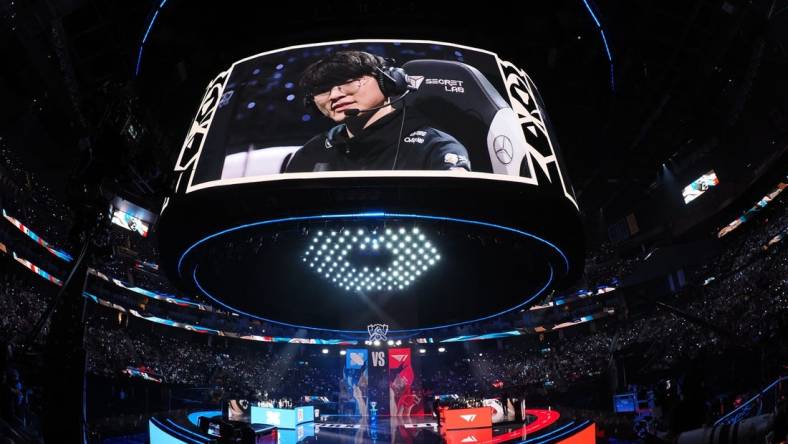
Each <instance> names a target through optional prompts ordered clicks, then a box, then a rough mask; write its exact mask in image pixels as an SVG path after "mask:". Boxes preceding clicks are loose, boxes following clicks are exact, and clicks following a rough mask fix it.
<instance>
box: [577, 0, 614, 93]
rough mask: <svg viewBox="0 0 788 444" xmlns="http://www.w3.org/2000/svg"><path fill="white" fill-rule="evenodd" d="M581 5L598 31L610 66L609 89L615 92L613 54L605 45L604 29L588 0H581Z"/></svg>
mask: <svg viewBox="0 0 788 444" xmlns="http://www.w3.org/2000/svg"><path fill="white" fill-rule="evenodd" d="M583 4H584V5H585V6H586V9H588V13H589V14H591V18H592V19H594V23H595V24H596V27H597V28H598V29H599V35H600V36H601V37H602V44H603V45H604V46H605V53H606V54H607V60H608V63H609V64H610V89H611V90H612V91H613V92H615V91H616V80H615V76H614V72H615V69H614V67H613V54H612V53H611V52H610V46H609V45H608V44H607V37H605V29H604V28H603V27H602V23H600V22H599V19H598V18H597V16H596V14H594V10H593V9H592V8H591V5H590V4H588V0H583Z"/></svg>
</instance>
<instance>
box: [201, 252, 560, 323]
mask: <svg viewBox="0 0 788 444" xmlns="http://www.w3.org/2000/svg"><path fill="white" fill-rule="evenodd" d="M553 278H554V273H553V266H552V265H550V277H549V278H548V279H547V283H545V285H544V287H542V288H541V289H540V290H539V291H537V292H536V293H534V295H533V296H531V297H530V298H528V299H526V300H525V301H523V302H521V303H520V304H518V305H516V306H514V307H512V308H509V309H506V310H504V311H501V312H498V313H495V314H491V315H489V316H485V317H483V318H478V319H471V320H469V321H462V322H455V323H453V324H446V325H436V326H434V327H424V328H411V329H407V330H389V333H395V334H401V333H421V332H425V331H430V330H439V329H442V328H451V327H457V326H460V325H466V324H472V323H474V322H481V321H486V320H488V319H492V318H495V317H498V316H501V315H504V314H506V313H509V312H512V311H514V310H517V309H518V308H520V307H522V306H524V305H526V304H528V303H530V302H531V301H533V300H534V299H536V298H537V297H539V296H540V295H541V294H542V293H544V291H545V290H547V288H549V287H550V284H552V283H553ZM192 279H193V280H194V283H195V284H196V285H197V288H198V289H199V290H200V291H201V292H202V294H204V295H205V296H206V297H208V298H211V299H212V300H213V301H214V302H216V303H217V304H219V305H221V306H222V307H224V308H226V309H227V310H230V311H234V312H236V313H240V314H242V315H245V316H249V317H251V318H254V319H258V320H260V321H265V322H268V323H271V324H276V325H281V326H284V327H291V328H303V329H304V330H315V331H323V332H331V333H350V334H365V335H366V334H368V332H367V331H366V330H337V329H331V328H319V327H309V326H306V325H298V324H290V323H287V322H282V321H275V320H273V319H268V318H263V317H261V316H257V315H253V314H251V313H247V312H245V311H242V310H239V309H237V308H235V307H231V306H229V305H227V304H225V303H224V302H222V301H220V300H219V299H217V298H216V297H214V296H213V295H211V294H210V293H208V291H207V290H205V289H204V288H203V287H202V285H200V282H199V281H198V280H197V267H194V272H193V273H192Z"/></svg>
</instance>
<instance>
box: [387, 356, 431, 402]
mask: <svg viewBox="0 0 788 444" xmlns="http://www.w3.org/2000/svg"><path fill="white" fill-rule="evenodd" d="M415 379H416V374H415V373H414V372H413V366H412V360H411V350H410V349H409V348H390V349H389V409H390V410H389V413H390V414H391V416H411V415H416V414H421V413H423V411H422V407H421V405H422V403H421V399H420V398H419V396H418V394H416V393H415V392H414V390H413V386H414V383H415V382H416V381H415Z"/></svg>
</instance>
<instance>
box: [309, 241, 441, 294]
mask: <svg viewBox="0 0 788 444" xmlns="http://www.w3.org/2000/svg"><path fill="white" fill-rule="evenodd" d="M440 259H441V255H440V253H439V252H438V249H437V248H436V247H435V246H434V245H433V244H432V243H431V242H430V241H429V240H428V239H427V237H426V236H425V235H424V234H423V233H421V231H420V230H419V229H418V227H413V228H410V229H407V228H404V227H399V228H394V229H392V228H385V229H383V228H381V229H377V228H373V229H372V230H371V231H370V232H368V231H366V230H365V229H363V228H359V229H358V230H356V231H355V232H351V231H350V230H348V229H345V230H342V231H340V232H337V231H334V230H331V231H327V232H323V231H322V230H318V232H317V233H316V234H315V236H314V237H313V238H312V239H311V241H310V242H309V245H308V246H307V248H306V249H305V250H304V254H303V257H302V258H301V260H302V262H304V263H305V264H307V265H308V266H309V268H310V269H311V270H312V271H314V272H316V273H317V274H318V275H320V276H323V277H325V279H326V280H327V281H330V282H331V283H333V284H334V285H336V286H337V287H339V288H344V289H345V290H348V291H368V292H373V291H378V292H383V291H395V292H396V291H398V290H404V289H405V288H406V287H408V286H410V285H411V284H412V283H414V282H415V281H416V280H417V279H418V278H419V277H420V276H421V275H422V273H427V272H428V271H429V270H430V269H431V268H433V266H434V265H435V264H436V263H437V262H438V261H440Z"/></svg>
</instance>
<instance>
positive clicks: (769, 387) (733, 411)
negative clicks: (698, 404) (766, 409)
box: [714, 376, 788, 426]
mask: <svg viewBox="0 0 788 444" xmlns="http://www.w3.org/2000/svg"><path fill="white" fill-rule="evenodd" d="M786 379H788V376H782V377H780V378H777V379H776V380H775V381H774V382H772V383H771V384H769V385H768V386H767V387H766V388H765V389H763V390H761V392H760V393H758V394H757V395H755V396H753V397H752V398H750V399H749V400H748V401H747V402H745V403H744V404H742V405H740V406H738V407H736V408H735V409H734V410H731V411H730V412H728V414H727V415H725V416H723V417H722V418H720V419H718V420H717V421H715V422H714V425H715V426H717V425H720V423H722V422H723V421H725V420H726V419H727V418H728V417H729V416H731V415H733V414H735V413H736V412H738V411H739V410H741V409H743V408H744V407H745V406H747V405H748V404H749V403H751V402H753V401H755V400H756V399H758V398H760V397H761V396H763V395H765V394H766V392H768V391H769V390H771V388H772V387H774V386H775V385H777V384H779V383H780V382H781V381H784V380H786Z"/></svg>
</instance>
